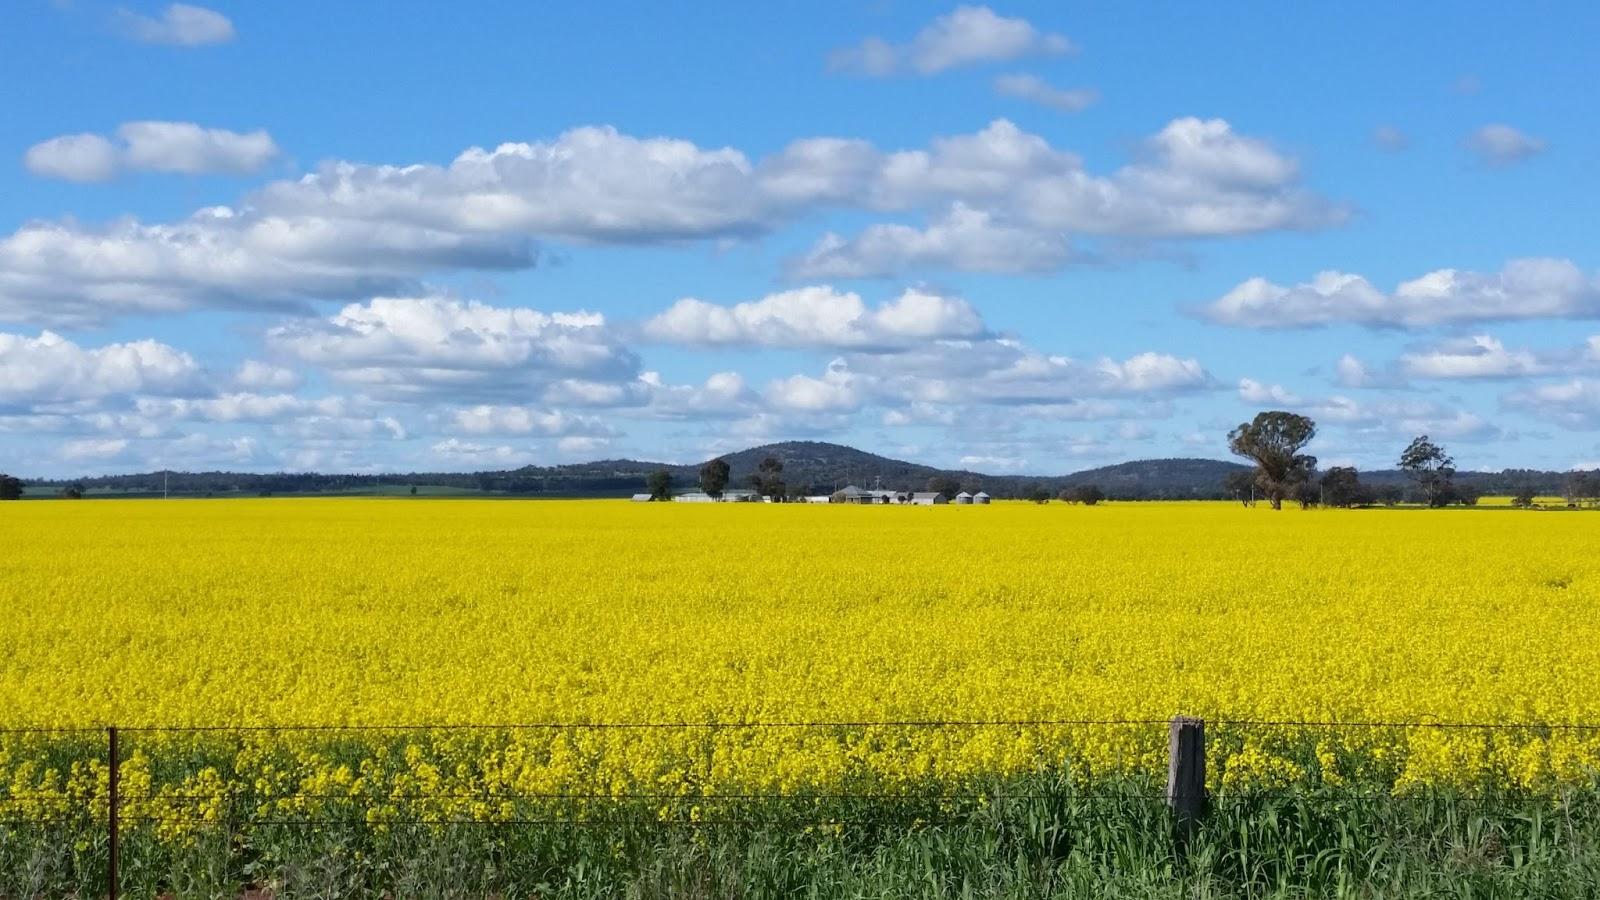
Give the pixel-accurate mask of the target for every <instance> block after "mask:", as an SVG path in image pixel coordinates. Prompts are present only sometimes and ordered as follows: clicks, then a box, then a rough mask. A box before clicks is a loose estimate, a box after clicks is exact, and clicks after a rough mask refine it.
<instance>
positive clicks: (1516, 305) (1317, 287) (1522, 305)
mask: <svg viewBox="0 0 1600 900" xmlns="http://www.w3.org/2000/svg"><path fill="white" fill-rule="evenodd" d="M1202 313H1203V315H1204V316H1205V317H1206V318H1209V319H1211V320H1212V321H1214V322H1219V323H1222V324H1225V325H1234V326H1239V327H1245V328H1311V327H1316V326H1322V325H1333V324H1343V323H1349V324H1357V325H1368V326H1373V327H1417V326H1429V325H1447V324H1455V323H1468V322H1491V321H1511V320H1517V319H1558V318H1560V319H1580V318H1594V317H1596V316H1600V278H1597V277H1595V276H1593V275H1588V274H1585V273H1584V272H1583V270H1581V269H1579V268H1578V266H1577V265H1576V264H1574V263H1573V262H1571V261H1570V260H1565V259H1540V258H1532V259H1514V260H1511V261H1510V262H1508V263H1506V264H1505V266H1504V267H1503V268H1502V269H1501V270H1500V271H1498V272H1488V273H1481V272H1470V271H1465V270H1460V269H1439V270H1437V271H1433V272H1429V273H1427V274H1426V275H1423V276H1421V277H1420V278H1416V279H1413V280H1411V281H1407V282H1404V283H1402V284H1400V285H1399V286H1398V287H1397V288H1395V289H1394V290H1393V291H1391V292H1385V291H1382V290H1380V289H1378V288H1377V287H1376V286H1374V285H1373V284H1372V283H1371V282H1370V281H1368V280H1367V279H1365V278H1363V277H1361V276H1360V275H1352V274H1348V273H1344V272H1332V271H1329V272H1320V273H1318V274H1317V275H1316V276H1315V277H1314V278H1312V280H1310V281H1308V282H1302V283H1300V284H1296V285H1292V286H1284V285H1279V284H1275V283H1273V282H1271V281H1268V280H1266V279H1265V278H1252V279H1250V280H1248V281H1245V282H1243V283H1241V284H1240V285H1239V286H1237V287H1235V288H1234V289H1233V290H1231V291H1229V292H1228V293H1227V294H1225V295H1223V296H1222V297H1221V298H1219V299H1217V300H1216V301H1215V302H1213V303H1211V304H1209V305H1208V306H1206V307H1205V308H1204V309H1203V311H1202Z"/></svg>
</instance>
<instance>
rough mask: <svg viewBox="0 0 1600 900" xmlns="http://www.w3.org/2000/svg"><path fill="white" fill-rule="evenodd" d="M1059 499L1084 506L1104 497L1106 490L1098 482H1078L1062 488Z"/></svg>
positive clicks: (1092, 504)
mask: <svg viewBox="0 0 1600 900" xmlns="http://www.w3.org/2000/svg"><path fill="white" fill-rule="evenodd" d="M1060 496H1061V499H1062V500H1064V501H1066V502H1067V503H1082V504H1083V505H1084V506H1094V505H1095V504H1096V503H1099V502H1100V501H1101V500H1104V499H1105V498H1106V492H1105V491H1102V490H1101V489H1100V485H1098V484H1080V485H1075V486H1073V487H1069V488H1063V489H1062V491H1061V495H1060Z"/></svg>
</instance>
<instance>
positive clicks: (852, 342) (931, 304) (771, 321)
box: [644, 286, 984, 348]
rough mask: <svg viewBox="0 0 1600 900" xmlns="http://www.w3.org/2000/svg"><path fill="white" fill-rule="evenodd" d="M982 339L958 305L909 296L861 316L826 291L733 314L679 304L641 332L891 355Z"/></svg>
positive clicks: (853, 299) (802, 292) (779, 297)
mask: <svg viewBox="0 0 1600 900" xmlns="http://www.w3.org/2000/svg"><path fill="white" fill-rule="evenodd" d="M983 332H984V327H983V321H982V319H981V318H979V316H978V312H977V310H975V309H973V308H972V306H971V305H970V304H968V303H967V302H966V301H965V300H961V299H959V298H955V297H945V296H941V295H939V294H934V293H929V292H926V291H921V290H916V289H911V290H907V291H906V292H904V293H903V294H901V295H900V296H899V297H897V298H895V299H893V300H891V301H889V302H887V303H884V304H882V305H880V306H878V307H877V308H876V309H868V308H867V305H866V304H865V303H864V302H863V301H862V299H861V297H860V295H858V294H854V293H848V292H841V291H838V290H836V289H834V288H831V287H827V286H817V287H805V288H798V289H795V290H790V291H784V292H782V293H777V294H770V295H768V296H766V297H763V298H761V299H760V300H755V301H750V302H747V303H739V304H736V305H734V306H719V305H717V304H714V303H707V302H705V301H703V300H696V299H693V298H685V299H682V300H679V301H678V302H676V303H674V304H673V305H672V306H671V307H670V308H668V309H667V310H666V311H665V312H663V313H661V314H660V315H657V316H655V317H654V318H652V319H650V320H649V321H648V322H646V323H645V326H644V333H645V335H646V336H648V337H650V338H652V339H654V340H658V341H663V342H667V343H676V344H690V345H743V346H763V347H823V348H852V347H853V348H872V347H896V346H903V345H905V344H907V343H909V342H914V341H927V340H933V339H938V338H959V337H974V336H978V335H981V334H983Z"/></svg>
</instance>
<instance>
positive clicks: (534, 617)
mask: <svg viewBox="0 0 1600 900" xmlns="http://www.w3.org/2000/svg"><path fill="white" fill-rule="evenodd" d="M1594 535H1595V529H1594V521H1593V520H1592V517H1591V516H1589V515H1587V514H1582V513H1564V512H1523V511H1513V510H1481V511H1471V510H1452V511H1427V510H1355V511H1348V510H1316V511H1308V512H1302V511H1295V510H1285V511H1282V512H1276V513H1275V512H1272V511H1269V510H1266V509H1264V508H1260V509H1245V508H1242V507H1240V506H1238V505H1236V504H1221V503H1172V504H1159V503H1140V504H1115V503H1114V504H1106V505H1102V506H1098V507H1093V508H1089V507H1079V506H1066V505H1062V504H1050V505H1043V506H1038V505H1032V504H1024V503H998V504H995V505H993V506H990V507H934V508H872V507H866V508H861V507H841V506H791V505H783V506H776V505H759V504H718V505H697V504H630V503H622V502H616V501H583V502H576V501H565V502H556V501H550V502H536V501H530V502H505V501H478V500H449V501H445V500H433V501H429V500H405V499H295V500H290V499H260V500H214V501H171V502H161V501H95V502H83V503H13V504H5V505H4V506H3V507H0V546H4V547H6V548H7V550H6V552H5V553H4V554H3V555H0V605H3V608H4V609H5V610H6V615H5V617H4V618H3V620H0V728H3V729H7V730H4V731H0V819H3V820H7V821H24V822H26V821H39V822H44V821H50V820H52V819H53V818H55V817H69V816H71V815H73V814H75V812H79V811H83V810H86V809H87V810H90V811H91V812H92V810H94V809H95V808H96V805H97V804H98V805H99V808H101V809H103V808H104V803H105V792H106V782H107V767H106V761H105V746H104V743H105V737H104V735H105V733H104V731H103V729H104V728H105V727H107V726H110V725H116V726H118V727H119V729H121V731H122V733H123V735H124V743H125V747H126V749H125V751H124V755H123V758H122V760H121V763H120V765H121V777H122V780H123V783H124V785H125V787H124V791H123V796H124V797H125V798H126V800H125V801H124V803H125V806H124V815H125V816H127V818H128V821H129V823H130V825H129V827H130V828H135V829H139V828H142V829H144V830H145V831H146V832H147V833H148V834H149V835H151V836H152V837H154V838H155V839H157V840H160V841H169V842H174V843H182V842H184V841H190V840H194V838H195V835H196V834H199V833H202V832H203V831H204V829H205V828H206V827H207V825H208V824H215V823H217V822H220V821H222V820H223V819H225V818H227V817H229V816H237V815H240V814H241V810H243V814H245V815H247V816H250V817H253V818H254V819H255V820H257V821H260V822H263V823H270V822H272V821H277V820H282V821H286V822H287V821H300V820H305V819H308V818H314V817H317V816H326V815H332V814H341V815H343V814H348V815H350V816H355V817H360V818H361V819H363V820H364V821H365V822H366V823H367V824H369V825H371V826H373V827H379V828H381V827H383V826H384V823H385V822H387V821H424V822H425V821H432V820H435V819H437V820H440V821H445V820H449V821H456V820H473V821H489V822H492V821H508V822H509V821H518V820H526V819H529V818H530V817H533V818H538V817H541V816H551V815H557V814H559V815H564V816H568V815H569V816H580V817H581V816H585V815H603V814H604V810H605V808H606V804H607V803H608V802H615V801H622V800H625V801H627V802H630V803H634V804H643V805H645V806H647V807H649V808H650V809H652V810H655V811H657V813H658V814H659V815H660V816H662V817H664V818H667V817H675V816H685V817H690V818H693V817H699V816H708V815H716V814H718V813H717V811H718V810H721V809H725V808H726V807H727V806H728V805H729V804H737V803H743V802H746V801H747V800H749V799H750V798H767V797H785V798H791V799H795V798H798V799H801V800H803V799H805V798H807V797H813V798H824V797H839V796H860V797H864V798H871V797H908V796H921V795H937V796H938V797H941V798H945V799H941V800H940V801H939V803H941V804H944V805H946V806H948V805H949V804H950V803H952V802H956V801H955V800H953V799H949V798H954V797H956V796H958V795H957V794H955V793H952V792H953V791H954V790H955V789H956V788H960V787H969V788H970V787H972V786H974V785H985V784H995V783H999V782H1000V781H1003V780H1005V779H1007V778H1016V777H1026V776H1038V775H1040V774H1041V773H1051V774H1053V776H1056V777H1061V778H1065V779H1069V780H1071V781H1072V782H1073V783H1076V784H1081V785H1094V784H1111V783H1118V784H1125V783H1130V781H1129V780H1130V779H1131V780H1132V782H1141V780H1142V783H1154V782H1156V781H1158V780H1159V777H1160V775H1161V773H1162V772H1163V771H1164V767H1165V765H1166V729H1165V726H1164V724H1163V723H1164V721H1165V720H1166V719H1167V718H1169V717H1171V716H1174V715H1178V714H1182V715H1190V716H1199V717H1203V718H1205V719H1207V720H1208V721H1209V722H1210V723H1211V726H1210V727H1211V730H1210V737H1211V745H1212V749H1211V754H1210V768H1209V771H1208V777H1209V780H1210V782H1211V785H1212V788H1213V789H1214V790H1216V791H1219V792H1229V791H1234V792H1243V791H1250V790H1258V789H1280V788H1294V787H1296V786H1310V787H1314V788H1316V789H1319V790H1325V789H1338V788H1340V787H1344V786H1350V789H1351V790H1356V789H1358V788H1359V789H1361V790H1372V789H1376V790H1380V791H1383V792H1386V793H1393V794H1404V793H1406V792H1408V791H1418V790H1426V789H1430V788H1434V787H1440V786H1448V787H1452V788H1456V789H1462V790H1493V791H1521V792H1525V793H1530V794H1532V793H1545V792H1560V791H1571V790H1592V789H1593V787H1594V785H1595V783H1596V779H1597V777H1600V728H1596V727H1595V726H1596V725H1600V691H1597V690H1596V689H1595V688H1596V686H1597V685H1600V603H1597V601H1600V556H1597V554H1596V553H1595V550H1596V548H1597V542H1596V539H1595V536H1594ZM467 726H470V727H467ZM1482 726H1495V727H1482ZM191 729H193V730H191ZM819 802H820V801H819ZM719 804H720V806H719Z"/></svg>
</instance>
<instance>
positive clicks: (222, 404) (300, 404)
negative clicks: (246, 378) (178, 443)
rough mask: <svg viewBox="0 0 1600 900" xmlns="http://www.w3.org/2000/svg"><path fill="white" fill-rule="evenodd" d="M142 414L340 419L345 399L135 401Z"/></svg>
mask: <svg viewBox="0 0 1600 900" xmlns="http://www.w3.org/2000/svg"><path fill="white" fill-rule="evenodd" d="M135 406H136V408H137V409H138V411H139V413H140V414H141V415H144V416H147V417H150V418H153V419H187V420H192V421H199V422H218V423H228V422H276V421H281V420H284V419H288V418H303V417H308V416H326V417H342V416H344V415H346V414H347V406H348V404H347V403H346V401H345V400H343V399H341V398H339V397H323V398H318V399H308V398H305V397H300V396H298V395H295V394H282V393H280V394H255V393H249V392H244V391H240V392H235V393H228V394H219V395H217V396H213V397H192V398H191V397H177V398H162V399H157V398H150V397H141V398H138V399H137V400H136V401H135Z"/></svg>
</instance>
